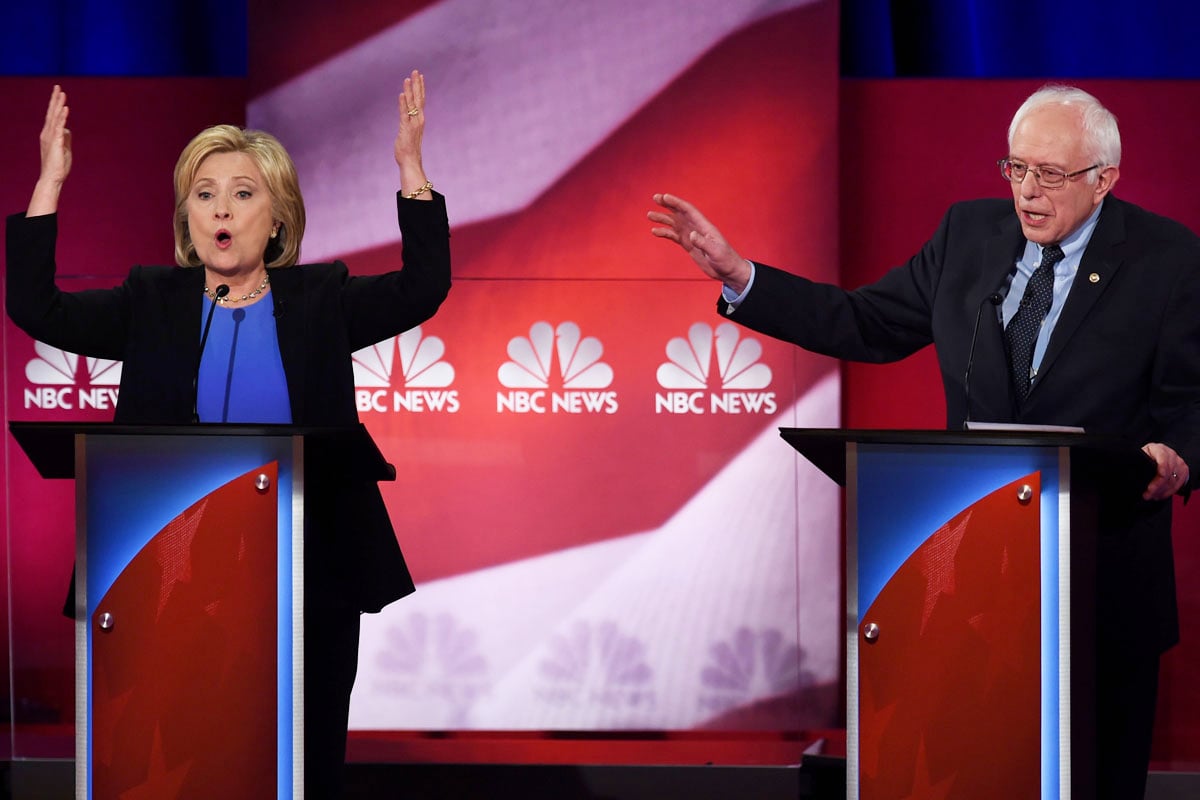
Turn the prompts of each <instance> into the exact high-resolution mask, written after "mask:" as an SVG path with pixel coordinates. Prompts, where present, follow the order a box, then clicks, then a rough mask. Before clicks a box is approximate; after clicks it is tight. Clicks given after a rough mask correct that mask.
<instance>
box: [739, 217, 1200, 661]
mask: <svg viewBox="0 0 1200 800" xmlns="http://www.w3.org/2000/svg"><path fill="white" fill-rule="evenodd" d="M1024 246H1025V238H1024V236H1023V234H1022V233H1021V227H1020V224H1019V222H1018V220H1017V218H1016V215H1015V213H1014V210H1013V204H1012V201H1011V200H999V199H995V200H976V201H970V202H965V203H959V204H956V205H954V206H952V207H951V208H950V210H949V211H948V212H947V213H946V216H945V217H944V219H943V220H942V223H941V225H940V226H939V228H938V230H937V233H936V234H935V235H934V236H933V238H931V239H930V240H929V241H928V242H926V244H925V245H924V247H922V248H921V251H920V252H919V253H917V254H916V255H915V256H913V257H912V258H911V259H910V260H909V261H908V263H907V264H905V265H903V266H901V267H897V268H896V269H893V270H892V271H890V272H888V273H887V274H886V275H884V276H883V277H882V278H881V279H879V280H878V281H876V282H875V283H873V284H871V285H869V286H865V287H862V288H860V289H857V290H854V291H845V290H843V289H840V288H838V287H836V286H830V285H823V284H816V283H813V282H811V281H808V280H805V279H803V278H800V277H797V276H795V275H791V274H789V273H786V272H782V271H780V270H777V269H774V268H772V267H768V266H766V265H758V267H757V271H756V274H755V279H754V286H753V288H752V289H751V291H750V292H749V294H748V295H747V296H746V298H745V300H744V301H743V302H742V303H741V304H740V306H739V307H738V309H737V310H736V311H733V312H732V313H731V314H728V316H729V317H730V318H731V319H733V320H735V321H737V322H738V323H741V324H743V325H746V326H747V327H750V328H753V329H754V330H757V331H760V332H762V333H765V334H768V335H771V336H774V337H777V338H780V339H784V340H787V341H789V342H793V343H795V344H797V345H800V346H801V347H804V348H806V349H808V350H812V351H814V352H818V353H823V354H826V355H830V356H833V357H835V358H841V359H848V360H854V361H871V362H886V361H895V360H898V359H900V358H903V357H905V356H907V355H909V354H911V353H913V352H915V351H917V350H919V349H920V348H922V347H924V346H926V345H928V344H933V345H934V346H935V348H936V349H937V356H938V362H939V365H940V368H941V373H942V382H943V388H944V390H945V395H946V424H947V426H948V427H949V428H951V429H954V430H958V429H961V428H962V425H963V421H964V420H965V419H966V418H967V412H968V399H967V396H966V394H967V393H966V388H965V386H964V377H965V375H966V370H967V362H968V359H969V358H970V354H971V340H972V332H973V330H974V327H975V324H976V319H980V309H981V308H982V309H983V313H982V318H981V319H980V326H979V335H978V339H977V342H976V344H975V351H974V362H973V366H972V370H971V376H970V399H969V404H970V409H969V410H970V419H972V420H977V421H988V422H1015V423H1026V424H1053V425H1074V426H1080V427H1083V428H1084V429H1085V430H1087V431H1088V432H1089V433H1097V434H1109V435H1113V436H1119V437H1122V438H1125V439H1128V440H1130V441H1131V442H1135V443H1137V444H1139V445H1140V444H1145V443H1147V442H1163V443H1165V444H1167V445H1169V446H1171V447H1172V448H1174V449H1175V450H1176V451H1177V452H1178V453H1179V454H1180V456H1182V457H1183V459H1184V460H1185V461H1186V462H1187V464H1188V465H1189V467H1190V469H1191V473H1192V474H1191V483H1192V485H1195V484H1196V482H1197V480H1198V477H1197V476H1198V474H1200V239H1198V238H1197V237H1196V236H1195V235H1194V234H1193V233H1192V232H1191V231H1189V230H1188V229H1187V228H1185V227H1184V226H1182V225H1180V224H1178V223H1176V222H1172V221H1171V220H1168V219H1165V218H1163V217H1160V216H1156V215H1154V214H1151V213H1149V212H1147V211H1145V210H1143V209H1141V208H1138V207H1137V206H1134V205H1132V204H1130V203H1126V202H1123V201H1121V200H1118V199H1116V198H1115V197H1111V196H1110V197H1108V198H1107V199H1106V200H1105V202H1104V207H1103V208H1102V210H1101V212H1100V217H1099V221H1098V222H1097V225H1096V229H1095V231H1094V232H1093V234H1092V238H1091V240H1090V242H1089V243H1088V245H1087V249H1086V250H1085V252H1084V255H1083V260H1082V262H1081V264H1080V266H1079V271H1078V273H1077V274H1076V276H1075V281H1074V283H1073V284H1072V288H1071V292H1070V294H1069V296H1068V298H1067V301H1066V305H1065V306H1064V308H1063V311H1062V315H1061V317H1060V318H1059V320H1058V323H1057V325H1056V326H1055V328H1054V332H1053V334H1052V336H1051V339H1050V342H1049V346H1048V348H1047V350H1046V355H1045V358H1044V359H1043V361H1042V365H1041V367H1040V369H1039V373H1038V381H1037V383H1036V385H1035V386H1034V387H1033V389H1032V391H1031V393H1030V395H1029V397H1028V398H1027V400H1026V401H1025V403H1024V404H1018V403H1017V401H1016V396H1015V394H1014V392H1013V388H1012V385H1011V381H1010V378H1009V372H1008V367H1007V363H1008V362H1007V356H1006V354H1005V349H1004V340H1003V331H1002V328H1001V322H1000V319H999V315H998V313H997V310H996V308H995V307H994V306H993V305H992V304H991V303H990V302H988V300H987V298H988V296H989V295H991V294H992V293H994V292H996V291H997V290H998V289H1002V288H1003V287H1004V286H1005V284H1006V281H1007V277H1008V275H1009V273H1010V271H1011V270H1012V269H1013V267H1014V264H1015V262H1016V260H1017V258H1019V256H1020V254H1021V251H1022V248H1024ZM718 308H719V310H720V311H721V312H722V313H723V314H724V313H727V311H728V308H727V305H726V304H725V303H724V302H723V301H720V302H719V303H718ZM1143 488H1144V487H1136V490H1137V492H1136V493H1135V492H1133V491H1132V490H1131V492H1130V493H1129V495H1127V496H1126V497H1125V498H1124V499H1123V501H1122V502H1121V503H1120V504H1119V505H1114V506H1113V507H1112V508H1104V509H1102V510H1101V514H1102V517H1103V521H1104V523H1105V524H1104V529H1103V531H1102V540H1101V552H1100V558H1099V565H1098V570H1099V573H1098V581H1099V586H1100V593H1101V598H1100V601H1101V605H1102V608H1101V613H1103V614H1107V615H1108V616H1106V617H1105V619H1107V620H1108V621H1109V622H1111V623H1117V624H1120V625H1121V626H1122V627H1123V628H1124V630H1125V631H1126V633H1127V634H1129V635H1130V636H1131V637H1133V639H1141V638H1143V636H1144V637H1146V638H1148V639H1149V642H1148V644H1152V645H1153V646H1156V647H1159V648H1166V647H1169V646H1170V645H1171V644H1173V643H1174V642H1175V641H1176V640H1177V638H1178V623H1177V617H1176V608H1175V587H1174V568H1173V564H1172V557H1171V541H1170V508H1171V504H1170V503H1169V502H1160V503H1145V502H1143V501H1141V500H1140V499H1138V498H1137V497H1136V494H1137V493H1140V490H1141V489H1143ZM1114 502H1115V501H1114ZM1117 587H1119V588H1117ZM1106 624H1108V623H1106Z"/></svg>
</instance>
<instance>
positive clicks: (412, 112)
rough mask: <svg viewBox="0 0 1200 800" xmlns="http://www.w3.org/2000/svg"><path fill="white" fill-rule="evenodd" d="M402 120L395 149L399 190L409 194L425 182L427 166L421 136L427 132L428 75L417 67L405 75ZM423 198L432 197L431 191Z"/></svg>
mask: <svg viewBox="0 0 1200 800" xmlns="http://www.w3.org/2000/svg"><path fill="white" fill-rule="evenodd" d="M397 106H398V107H399V111H400V121H399V125H398V130H397V131H396V140H395V142H393V144H392V151H393V153H394V154H395V156H396V165H397V166H399V167H400V191H402V192H404V193H405V194H408V193H410V192H415V191H417V190H418V189H420V188H421V187H422V186H424V185H425V182H426V180H427V179H426V177H425V169H424V167H423V166H422V165H421V137H422V136H423V135H424V133H425V76H424V75H422V74H421V73H420V72H418V71H417V70H415V69H414V70H413V71H412V75H410V76H409V77H407V78H405V79H404V91H403V92H401V93H400V96H399V98H398V101H397ZM421 199H424V200H428V199H430V196H429V193H428V192H426V193H424V194H423V195H421Z"/></svg>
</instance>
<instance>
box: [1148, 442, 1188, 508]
mask: <svg viewBox="0 0 1200 800" xmlns="http://www.w3.org/2000/svg"><path fill="white" fill-rule="evenodd" d="M1142 452H1144V453H1145V454H1146V455H1148V456H1150V457H1151V458H1153V459H1154V463H1155V464H1157V465H1158V473H1157V474H1156V475H1155V476H1154V478H1153V480H1151V481H1150V484H1149V485H1148V486H1147V487H1146V491H1145V492H1143V493H1142V499H1143V500H1166V499H1167V498H1168V497H1170V496H1171V495H1173V494H1175V493H1176V492H1178V491H1179V490H1180V489H1182V488H1183V487H1185V486H1187V484H1188V479H1189V478H1191V471H1190V470H1189V469H1188V465H1187V463H1186V462H1184V460H1183V459H1182V458H1180V457H1179V454H1178V453H1176V452H1175V451H1174V450H1172V449H1171V448H1170V447H1167V446H1166V445H1165V444H1160V443H1159V442H1151V443H1150V444H1147V445H1144V446H1143V447H1142Z"/></svg>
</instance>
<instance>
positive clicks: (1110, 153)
mask: <svg viewBox="0 0 1200 800" xmlns="http://www.w3.org/2000/svg"><path fill="white" fill-rule="evenodd" d="M1051 105H1059V106H1070V107H1074V108H1078V109H1079V112H1080V121H1081V123H1082V126H1083V146H1084V150H1085V151H1086V152H1087V154H1088V156H1089V158H1090V159H1091V160H1092V161H1093V162H1095V163H1097V164H1099V165H1100V166H1102V167H1117V166H1120V165H1121V131H1120V130H1119V129H1118V128H1117V118H1116V117H1115V116H1113V113H1112V112H1111V111H1109V110H1108V109H1107V108H1105V107H1104V106H1103V105H1102V104H1101V103H1100V101H1099V100H1097V99H1096V98H1095V97H1093V96H1092V95H1090V94H1088V93H1087V92H1085V91H1083V90H1082V89H1077V88H1075V87H1074V86H1061V85H1058V84H1047V85H1046V86H1043V87H1042V88H1041V89H1038V90H1037V91H1036V92H1034V93H1033V94H1031V95H1029V97H1028V98H1027V99H1026V100H1025V102H1024V103H1022V104H1021V107H1020V108H1018V109H1017V113H1016V114H1013V118H1012V123H1011V124H1010V125H1009V126H1008V146H1009V149H1010V150H1011V149H1012V140H1013V134H1015V133H1016V132H1017V127H1018V126H1019V125H1020V124H1021V122H1022V121H1023V120H1024V119H1025V117H1026V116H1028V115H1029V113H1030V112H1031V111H1034V110H1036V109H1039V108H1042V107H1044V106H1051ZM1087 180H1088V183H1095V181H1096V172H1094V171H1093V172H1090V173H1088V176H1087Z"/></svg>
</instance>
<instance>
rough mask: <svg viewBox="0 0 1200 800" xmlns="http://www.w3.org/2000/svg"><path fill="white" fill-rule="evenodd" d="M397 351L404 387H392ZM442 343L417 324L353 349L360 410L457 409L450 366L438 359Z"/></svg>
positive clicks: (414, 410) (442, 346)
mask: <svg viewBox="0 0 1200 800" xmlns="http://www.w3.org/2000/svg"><path fill="white" fill-rule="evenodd" d="M397 352H398V353H399V354H400V365H399V366H400V369H399V373H400V376H402V378H403V382H404V388H403V389H402V390H401V389H397V388H394V386H395V382H394V377H393V376H394V373H395V366H394V365H395V362H396V353H397ZM445 353H446V345H445V344H444V343H443V342H442V340H441V339H439V338H438V337H436V336H425V335H423V334H422V333H421V327H420V326H417V327H415V328H413V329H412V330H409V331H405V332H404V333H402V334H400V335H399V336H394V337H391V338H389V339H384V340H383V341H382V342H379V343H377V344H374V345H371V346H370V347H364V348H363V349H362V350H356V351H355V352H354V353H353V354H352V355H351V360H352V363H353V366H354V386H355V390H354V402H355V405H356V406H357V407H358V410H359V411H360V412H364V411H378V412H389V411H396V412H399V411H410V412H416V413H421V412H425V411H435V412H436V411H443V412H446V413H449V414H454V413H456V412H457V411H458V409H459V401H458V390H456V389H449V388H447V387H449V386H450V384H452V383H453V382H454V367H452V366H451V365H450V364H448V363H446V362H445V361H443V360H442V356H443V355H445Z"/></svg>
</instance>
